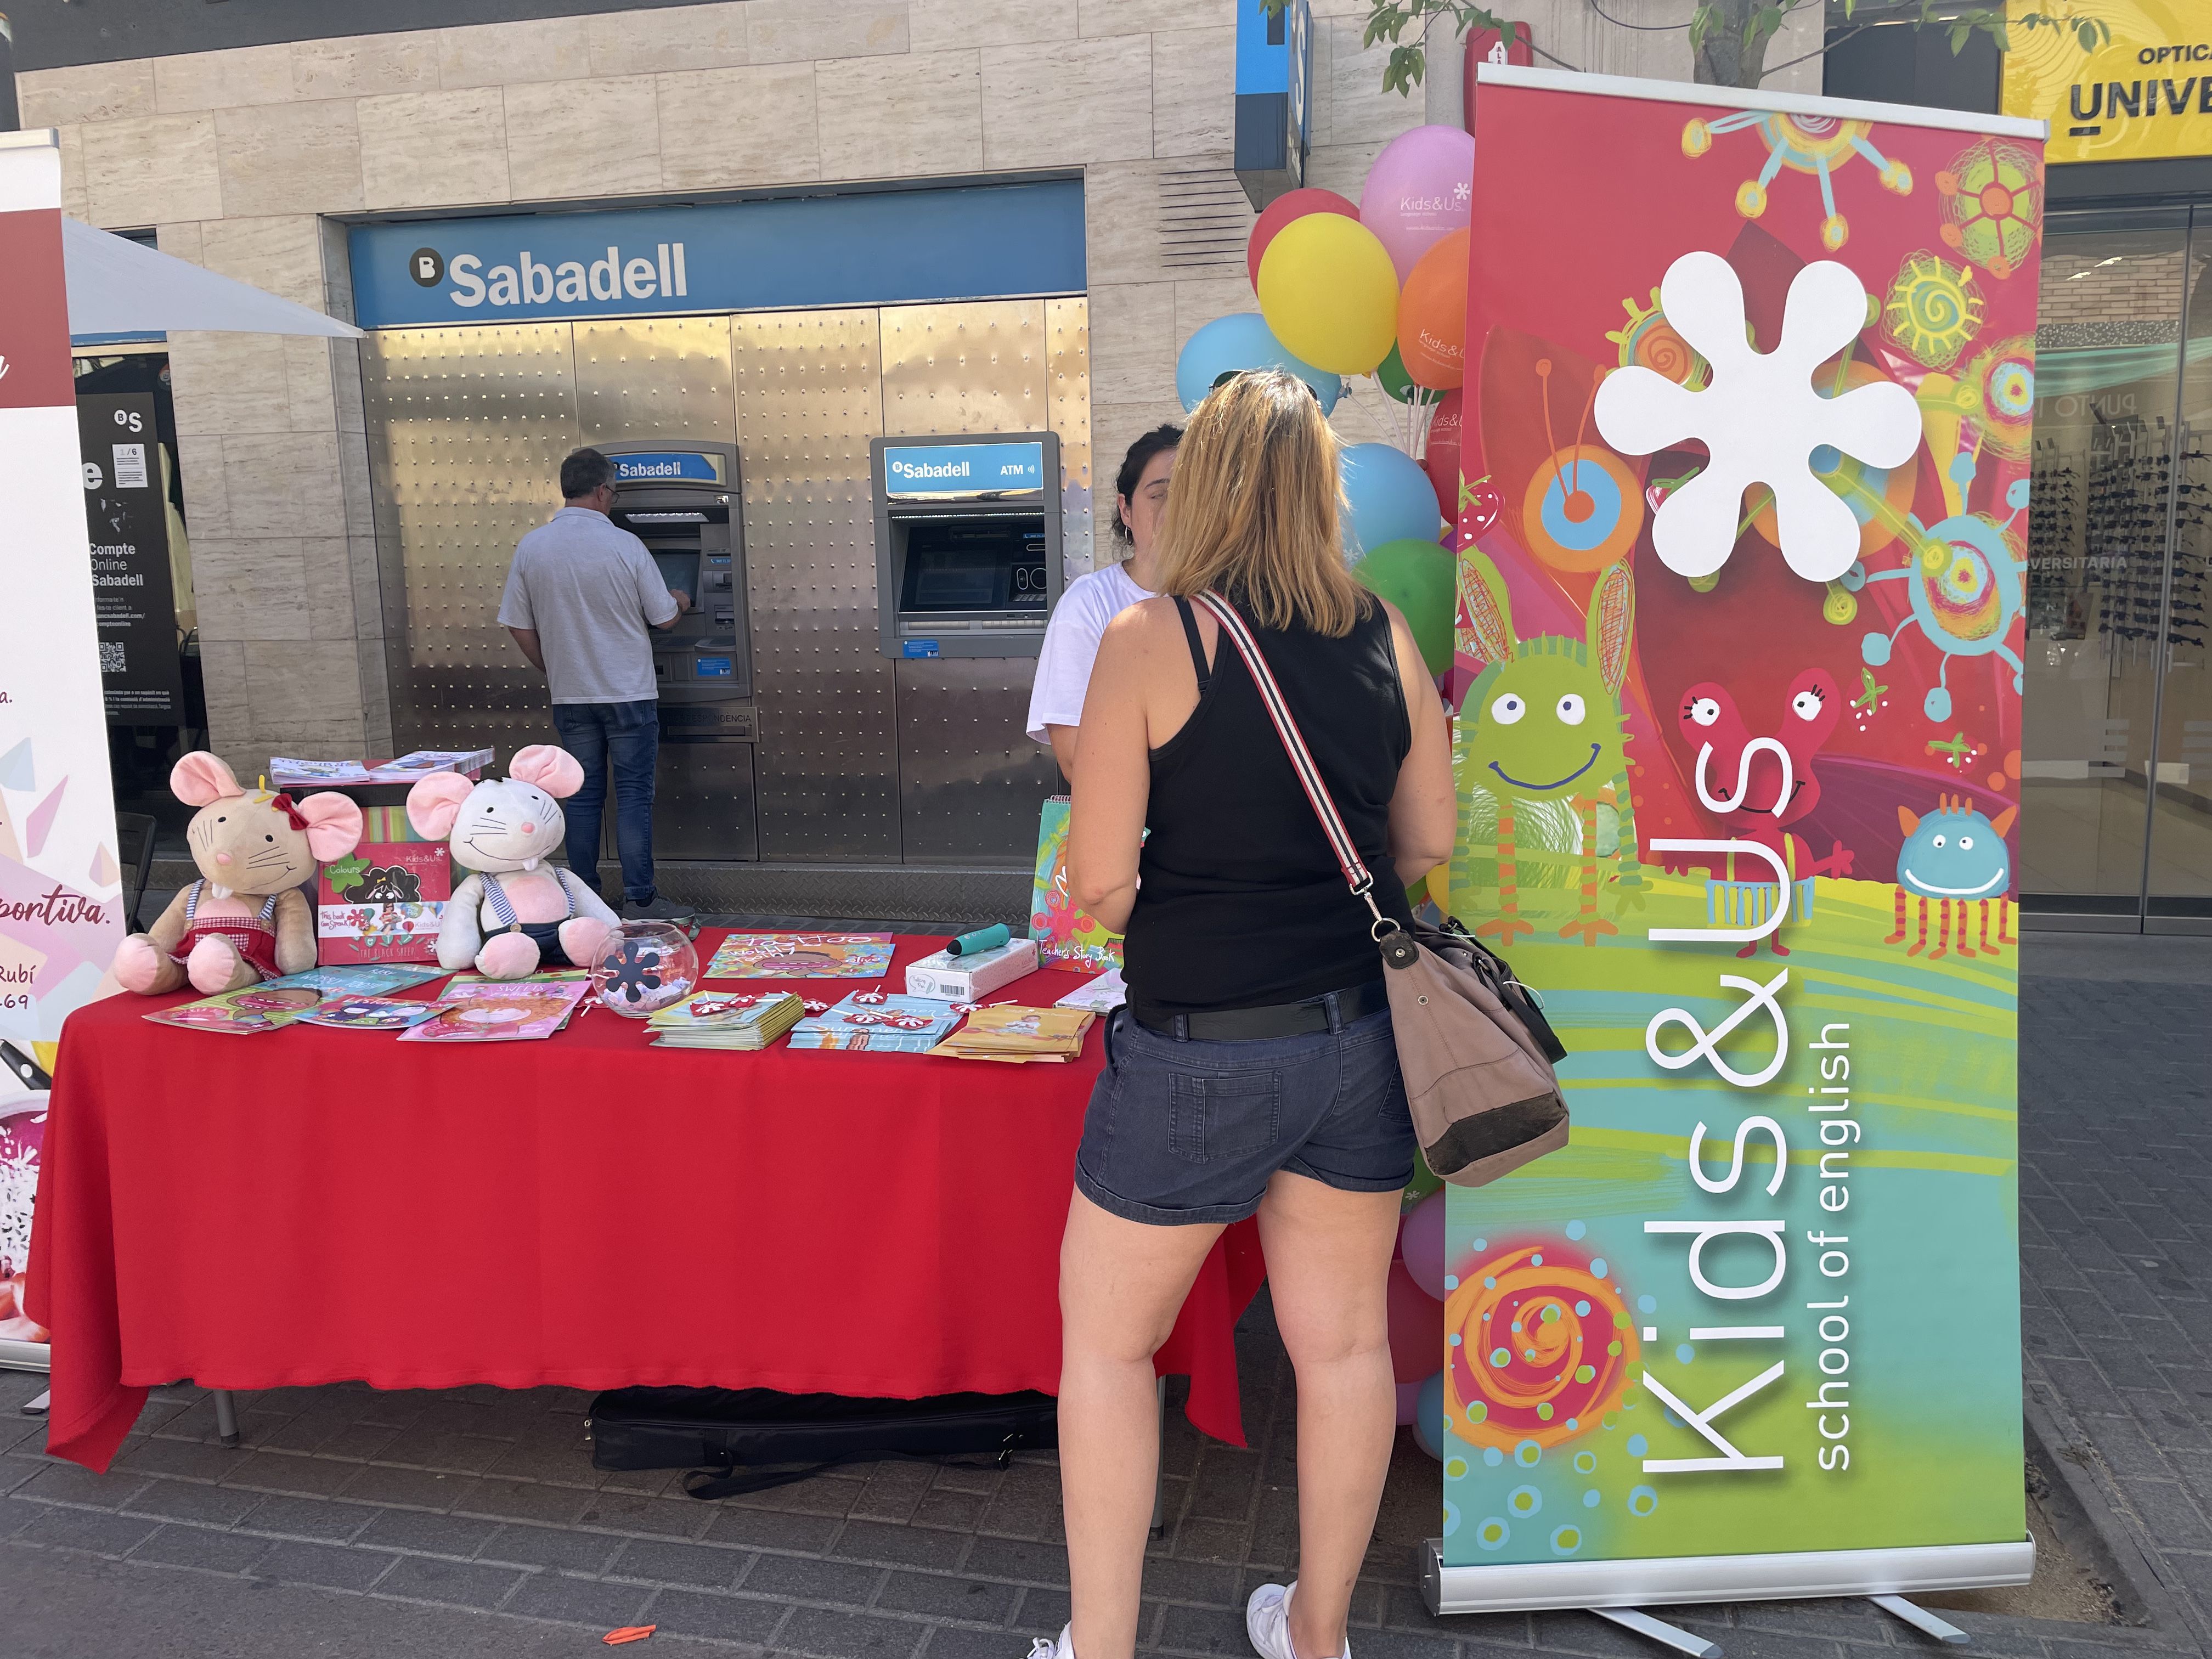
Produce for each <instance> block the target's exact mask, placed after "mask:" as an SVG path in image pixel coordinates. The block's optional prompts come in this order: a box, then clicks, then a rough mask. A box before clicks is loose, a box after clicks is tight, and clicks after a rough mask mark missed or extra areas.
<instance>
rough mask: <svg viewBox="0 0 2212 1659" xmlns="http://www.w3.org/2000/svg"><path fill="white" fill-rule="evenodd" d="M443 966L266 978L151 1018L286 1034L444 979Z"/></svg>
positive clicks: (235, 1031)
mask: <svg viewBox="0 0 2212 1659" xmlns="http://www.w3.org/2000/svg"><path fill="white" fill-rule="evenodd" d="M444 972H445V969H442V968H410V967H402V966H400V965H398V964H397V963H380V962H379V963H351V964H349V965H346V966H343V967H337V968H310V969H307V970H306V971H305V972H303V973H297V974H287V975H284V976H283V978H282V979H264V980H263V981H261V982H260V983H259V984H258V985H249V986H247V987H245V989H243V990H239V991H224V992H222V993H220V994H216V995H215V996H211V997H203V998H202V999H201V1000H199V1001H197V1002H185V1003H179V1005H178V1006H175V1007H173V1008H161V1009H157V1010H155V1012H152V1013H150V1014H148V1015H147V1016H146V1018H148V1019H150V1020H152V1021H153V1022H154V1023H155V1024H156V1025H181V1026H184V1027H185V1029H186V1030H194V1031H222V1032H224V1033H225V1034H227V1035H228V1036H255V1035H257V1034H258V1033H259V1032H263V1031H276V1030H283V1028H284V1027H285V1026H287V1025H289V1024H292V1022H293V1021H295V1020H297V1019H303V1018H306V1017H307V1015H308V1014H310V1013H313V1012H316V1011H318V1010H319V1009H320V1008H322V1007H324V1006H327V1005H329V1004H331V1003H335V1002H343V1001H349V1000H355V999H357V998H362V997H381V996H383V995H384V994H385V993H386V992H389V991H403V990H404V989H406V988H407V987H409V986H410V985H420V984H422V982H423V981H426V980H433V979H436V978H438V977H439V976H440V975H441V974H443V973H444Z"/></svg>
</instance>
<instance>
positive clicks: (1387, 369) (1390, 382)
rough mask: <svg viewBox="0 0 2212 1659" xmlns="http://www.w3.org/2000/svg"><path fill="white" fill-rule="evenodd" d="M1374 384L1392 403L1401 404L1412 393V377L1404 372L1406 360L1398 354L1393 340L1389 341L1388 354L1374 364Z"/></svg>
mask: <svg viewBox="0 0 2212 1659" xmlns="http://www.w3.org/2000/svg"><path fill="white" fill-rule="evenodd" d="M1375 384H1376V385H1377V386H1381V387H1382V388H1383V396H1384V397H1386V398H1389V400H1390V401H1391V402H1392V403H1394V404H1402V403H1404V402H1405V401H1406V400H1407V398H1411V397H1412V396H1413V376H1412V375H1410V374H1407V373H1406V360H1405V359H1404V358H1403V357H1401V356H1399V355H1398V347H1397V343H1396V342H1395V341H1393V342H1392V343H1391V346H1390V355H1389V356H1387V357H1385V358H1384V359H1383V361H1382V362H1379V363H1377V364H1376V365H1375Z"/></svg>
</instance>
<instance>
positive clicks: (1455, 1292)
mask: <svg viewBox="0 0 2212 1659" xmlns="http://www.w3.org/2000/svg"><path fill="white" fill-rule="evenodd" d="M1603 1265H1604V1264H1603V1263H1602V1262H1595V1263H1594V1262H1592V1261H1590V1260H1589V1258H1587V1257H1583V1256H1580V1255H1577V1254H1576V1252H1575V1251H1574V1249H1573V1247H1572V1246H1571V1245H1567V1244H1565V1243H1560V1242H1558V1241H1551V1242H1547V1243H1542V1244H1535V1245H1524V1246H1522V1247H1520V1248H1518V1249H1510V1250H1504V1251H1501V1252H1499V1253H1498V1254H1495V1255H1491V1256H1488V1257H1486V1258H1485V1259H1484V1260H1483V1261H1480V1262H1477V1263H1475V1264H1474V1265H1473V1266H1471V1267H1468V1269H1467V1271H1466V1272H1465V1273H1463V1274H1462V1277H1461V1279H1460V1281H1459V1283H1458V1285H1456V1286H1455V1287H1454V1288H1453V1289H1452V1291H1450V1293H1449V1295H1448V1296H1447V1297H1445V1299H1444V1333H1445V1340H1446V1341H1447V1342H1448V1343H1449V1345H1450V1346H1449V1348H1448V1350H1447V1354H1448V1363H1447V1364H1445V1367H1444V1392H1445V1400H1444V1404H1445V1407H1446V1409H1447V1410H1448V1411H1449V1413H1450V1420H1451V1427H1452V1431H1453V1433H1455V1434H1456V1435H1457V1436H1458V1437H1460V1438H1461V1439H1462V1440H1465V1441H1468V1442H1470V1443H1473V1444H1474V1445H1478V1446H1497V1447H1498V1448H1500V1449H1504V1450H1506V1451H1516V1449H1518V1448H1519V1447H1521V1446H1522V1444H1523V1443H1527V1442H1530V1441H1533V1442H1534V1443H1535V1446H1536V1447H1538V1448H1541V1447H1545V1446H1552V1445H1557V1444H1558V1443H1559V1442H1560V1441H1563V1440H1565V1439H1566V1438H1567V1437H1569V1436H1571V1435H1574V1434H1577V1433H1579V1432H1581V1431H1583V1430H1584V1429H1586V1428H1591V1427H1595V1425H1597V1423H1598V1422H1599V1421H1600V1420H1601V1419H1602V1418H1603V1416H1604V1414H1605V1413H1607V1412H1608V1411H1611V1410H1612V1409H1613V1407H1614V1406H1615V1405H1617V1404H1618V1403H1619V1401H1620V1396H1621V1395H1622V1394H1623V1393H1624V1392H1625V1391H1626V1388H1627V1386H1628V1378H1629V1376H1630V1375H1631V1373H1632V1370H1633V1368H1634V1366H1635V1365H1636V1364H1637V1360H1638V1344H1637V1336H1636V1325H1635V1322H1633V1321H1632V1319H1631V1318H1630V1316H1629V1312H1628V1309H1627V1306H1626V1304H1624V1303H1623V1302H1622V1300H1621V1298H1620V1291H1617V1290H1616V1289H1615V1288H1614V1287H1613V1285H1608V1284H1607V1282H1606V1280H1605V1278H1604V1276H1603Z"/></svg>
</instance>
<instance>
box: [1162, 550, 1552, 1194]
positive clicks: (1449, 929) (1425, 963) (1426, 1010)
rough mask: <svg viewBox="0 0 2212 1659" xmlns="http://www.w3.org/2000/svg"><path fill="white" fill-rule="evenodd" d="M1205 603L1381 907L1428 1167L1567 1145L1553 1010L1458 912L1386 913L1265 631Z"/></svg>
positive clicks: (1470, 1182)
mask: <svg viewBox="0 0 2212 1659" xmlns="http://www.w3.org/2000/svg"><path fill="white" fill-rule="evenodd" d="M1198 603H1199V604H1200V605H1204V606H1205V607H1206V610H1207V611H1209V612H1211V613H1212V617H1213V619H1214V620H1215V621H1216V622H1218V623H1220V624H1221V631H1222V634H1223V635H1224V636H1225V637H1226V638H1227V639H1228V640H1229V641H1230V642H1231V644H1233V645H1234V646H1236V647H1237V654H1239V655H1240V656H1242V657H1243V659H1244V665H1245V667H1246V668H1247V669H1249V671H1250V672H1251V675H1252V683H1253V684H1254V685H1255V686H1256V687H1258V688H1259V692H1260V701H1261V702H1262V703H1263V704H1265V705H1266V707H1267V717H1268V719H1270V720H1273V722H1274V726H1275V735H1276V736H1277V737H1279V738H1281V739H1282V742H1283V750H1284V752H1285V754H1287V755H1288V756H1289V757H1290V761H1291V770H1292V771H1294V772H1296V773H1297V775H1298V781H1299V783H1300V784H1301V785H1303V786H1304V789H1305V792H1306V799H1307V800H1308V801H1310V802H1311V803H1312V805H1313V809H1314V816H1315V817H1317V818H1319V819H1320V820H1321V827H1322V833H1323V834H1324V835H1326V836H1328V843H1329V847H1330V848H1331V849H1332V850H1333V851H1334V853H1335V854H1336V862H1337V867H1338V868H1339V869H1340V870H1342V871H1343V872H1344V879H1345V884H1346V885H1347V886H1348V887H1350V888H1351V890H1352V894H1353V896H1355V897H1357V898H1358V899H1360V900H1362V901H1364V902H1365V904H1366V906H1367V908H1368V911H1369V914H1370V915H1372V916H1373V917H1374V918H1375V920H1374V924H1373V933H1374V935H1375V942H1376V945H1377V946H1378V947H1380V949H1381V951H1382V953H1383V970H1384V971H1383V984H1384V986H1385V987H1386V988H1387V989H1388V990H1389V996H1390V1022H1391V1026H1392V1028H1393V1030H1394V1033H1395V1036H1396V1038H1397V1043H1398V1069H1399V1071H1400V1073H1402V1074H1403V1076H1404V1078H1405V1081H1406V1101H1407V1105H1408V1106H1410V1107H1411V1108H1412V1109H1413V1133H1414V1134H1415V1135H1416V1136H1417V1137H1418V1138H1419V1140H1420V1143H1421V1152H1422V1154H1423V1155H1424V1156H1425V1158H1427V1159H1428V1163H1429V1168H1430V1169H1431V1170H1435V1171H1436V1173H1437V1175H1439V1176H1443V1178H1444V1179H1445V1180H1446V1181H1448V1182H1452V1183H1453V1184H1454V1185H1455V1186H1461V1187H1480V1186H1482V1185H1483V1184H1484V1183H1486V1182H1492V1181H1495V1180H1497V1179H1498V1176H1502V1175H1507V1174H1510V1172H1511V1171H1513V1170H1517V1169H1519V1168H1520V1167H1521V1166H1522V1164H1528V1163H1532V1162H1534V1160H1535V1159H1537V1158H1541V1157H1543V1156H1544V1154H1545V1153H1547V1152H1557V1151H1558V1150H1559V1148H1560V1147H1562V1146H1565V1145H1566V1144H1567V1103H1566V1099H1565V1097H1564V1096H1563V1095H1561V1094H1560V1092H1559V1078H1558V1076H1557V1074H1555V1073H1553V1070H1552V1066H1553V1062H1554V1061H1556V1060H1564V1059H1565V1058H1566V1053H1567V1051H1566V1048H1565V1045H1564V1044H1563V1043H1561V1042H1560V1041H1559V1037H1558V1036H1557V1035H1555V1034H1554V1033H1553V1030H1552V1027H1551V1023H1550V1022H1549V1021H1548V1020H1547V1019H1546V1018H1544V1014H1543V1010H1542V1009H1541V1008H1540V1007H1538V1006H1537V1005H1536V1001H1535V999H1534V997H1533V996H1531V995H1530V994H1529V993H1528V987H1526V986H1524V985H1522V983H1521V981H1519V980H1517V979H1516V978H1514V976H1513V970H1512V969H1511V968H1510V966H1508V965H1507V963H1506V962H1505V959H1504V957H1500V956H1498V955H1496V954H1495V953H1493V952H1492V951H1488V950H1486V949H1485V948H1484V947H1483V946H1482V945H1480V944H1478V943H1477V942H1476V941H1475V939H1474V938H1473V937H1472V936H1471V935H1470V934H1469V933H1468V932H1467V930H1466V929H1465V928H1463V927H1461V926H1460V925H1459V923H1458V922H1457V921H1447V922H1446V923H1445V924H1444V926H1443V927H1422V926H1419V924H1416V925H1415V927H1413V930H1412V931H1410V932H1409V931H1408V930H1407V929H1406V928H1405V927H1401V926H1400V925H1399V924H1398V922H1396V921H1394V920H1393V919H1392V918H1390V917H1389V916H1386V915H1383V912H1382V910H1381V909H1380V908H1378V907H1377V906H1376V902H1375V878H1374V876H1373V874H1372V873H1371V872H1370V871H1369V870H1368V868H1367V866H1366V865H1365V864H1364V863H1363V862H1362V861H1361V860H1360V857H1359V849H1358V848H1356V847H1355V846H1353V845H1352V836H1351V835H1350V833H1349V832H1348V831H1346V829H1345V827H1344V820H1343V818H1342V817H1340V816H1339V815H1338V813H1337V810H1336V802H1335V801H1334V799H1332V798H1331V796H1330V794H1329V793H1328V783H1327V782H1326V781H1324V780H1323V779H1322V775H1321V770H1320V769H1319V768H1318V767H1316V765H1315V764H1314V758H1313V755H1312V752H1311V751H1310V750H1308V749H1307V747H1306V740H1305V738H1304V734H1302V733H1301V732H1299V730H1298V726H1297V721H1296V720H1293V719H1292V718H1291V710H1290V705H1289V704H1288V703H1286V702H1284V700H1283V693H1282V688H1281V687H1280V686H1279V685H1277V684H1276V683H1275V677H1274V675H1273V673H1272V672H1271V671H1269V669H1268V667H1267V659H1266V658H1265V657H1264V656H1262V655H1261V653H1260V645H1259V641H1256V640H1255V639H1254V638H1253V637H1252V632H1251V629H1249V628H1247V627H1246V626H1245V624H1244V618H1243V617H1242V616H1241V615H1240V614H1238V612H1237V608H1236V606H1234V605H1231V604H1230V603H1229V602H1228V600H1226V599H1223V598H1222V597H1221V596H1220V595H1219V594H1218V593H1201V594H1200V595H1199V597H1198Z"/></svg>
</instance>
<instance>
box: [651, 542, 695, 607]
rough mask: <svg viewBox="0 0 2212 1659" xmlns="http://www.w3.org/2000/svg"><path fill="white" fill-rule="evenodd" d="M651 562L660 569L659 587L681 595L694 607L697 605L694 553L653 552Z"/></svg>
mask: <svg viewBox="0 0 2212 1659" xmlns="http://www.w3.org/2000/svg"><path fill="white" fill-rule="evenodd" d="M653 563H654V564H656V565H658V566H659V568H660V585H661V586H663V587H665V588H666V589H667V590H668V591H669V592H671V593H681V594H683V595H684V597H685V598H686V599H690V601H691V603H692V604H693V605H697V604H698V603H699V556H698V555H697V554H696V553H662V552H655V553H654V554H653Z"/></svg>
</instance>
